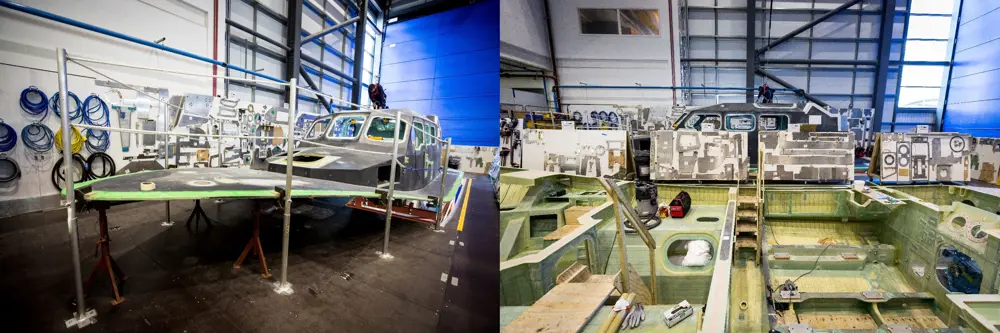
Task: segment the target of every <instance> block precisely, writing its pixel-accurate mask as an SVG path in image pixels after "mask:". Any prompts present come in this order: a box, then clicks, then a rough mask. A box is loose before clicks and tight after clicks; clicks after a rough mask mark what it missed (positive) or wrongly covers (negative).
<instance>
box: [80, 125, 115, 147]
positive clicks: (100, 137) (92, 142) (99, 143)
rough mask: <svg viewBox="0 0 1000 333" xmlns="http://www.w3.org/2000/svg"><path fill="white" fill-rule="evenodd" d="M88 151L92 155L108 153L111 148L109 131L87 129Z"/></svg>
mask: <svg viewBox="0 0 1000 333" xmlns="http://www.w3.org/2000/svg"><path fill="white" fill-rule="evenodd" d="M86 136H87V151H89V152H91V153H97V152H105V151H108V147H110V146H111V140H110V138H111V137H110V135H108V131H102V130H95V129H89V128H88V129H87V135H86Z"/></svg>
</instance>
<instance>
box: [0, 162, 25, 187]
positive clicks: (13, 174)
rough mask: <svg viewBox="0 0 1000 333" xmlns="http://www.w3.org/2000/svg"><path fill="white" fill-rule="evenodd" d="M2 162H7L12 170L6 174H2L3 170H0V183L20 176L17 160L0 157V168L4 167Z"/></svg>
mask: <svg viewBox="0 0 1000 333" xmlns="http://www.w3.org/2000/svg"><path fill="white" fill-rule="evenodd" d="M4 164H9V165H10V169H12V170H13V171H11V173H10V174H9V175H6V176H5V175H4V174H5V173H4V172H0V183H6V182H10V181H13V180H15V179H18V178H21V168H20V167H18V166H17V162H14V160H12V159H9V158H6V157H0V170H4V169H5V168H4V167H3V165H4Z"/></svg>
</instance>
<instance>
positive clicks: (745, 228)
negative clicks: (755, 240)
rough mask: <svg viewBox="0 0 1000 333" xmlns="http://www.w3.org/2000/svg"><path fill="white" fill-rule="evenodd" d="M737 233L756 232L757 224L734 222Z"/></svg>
mask: <svg viewBox="0 0 1000 333" xmlns="http://www.w3.org/2000/svg"><path fill="white" fill-rule="evenodd" d="M736 232H737V233H756V232H757V224H756V223H737V224H736Z"/></svg>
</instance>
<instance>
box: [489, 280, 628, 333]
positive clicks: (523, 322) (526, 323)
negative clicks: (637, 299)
mask: <svg viewBox="0 0 1000 333" xmlns="http://www.w3.org/2000/svg"><path fill="white" fill-rule="evenodd" d="M613 289H614V283H612V282H590V281H589V280H588V282H584V283H563V284H560V285H557V286H556V287H555V288H552V290H550V291H549V292H548V293H546V294H545V296H542V298H541V299H539V300H538V301H537V302H535V304H534V305H532V306H531V307H529V308H528V309H527V310H525V311H524V312H523V313H521V315H520V316H518V317H517V319H514V321H513V322H511V323H510V324H509V325H507V326H506V327H504V328H503V330H502V331H501V332H506V333H515V332H524V333H543V332H548V333H553V332H565V333H575V332H578V331H580V328H582V327H583V326H584V325H586V324H587V321H589V320H590V318H591V317H593V315H594V313H596V312H597V310H598V309H600V307H601V306H602V305H603V304H604V301H605V300H607V298H608V295H609V294H611V291H612V290H613Z"/></svg>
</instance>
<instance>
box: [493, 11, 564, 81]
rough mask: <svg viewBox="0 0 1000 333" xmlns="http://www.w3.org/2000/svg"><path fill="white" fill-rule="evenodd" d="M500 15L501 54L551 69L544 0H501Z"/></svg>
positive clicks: (534, 65)
mask: <svg viewBox="0 0 1000 333" xmlns="http://www.w3.org/2000/svg"><path fill="white" fill-rule="evenodd" d="M500 17H502V18H503V19H502V22H503V24H502V25H501V27H500V56H501V57H504V58H508V59H512V60H515V61H518V62H521V63H525V64H528V65H531V66H533V67H537V68H541V69H544V70H548V71H551V70H552V55H551V54H550V53H549V29H548V26H546V24H545V3H544V1H539V0H504V1H501V2H500Z"/></svg>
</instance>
